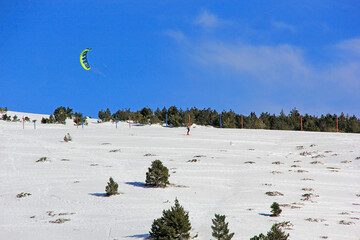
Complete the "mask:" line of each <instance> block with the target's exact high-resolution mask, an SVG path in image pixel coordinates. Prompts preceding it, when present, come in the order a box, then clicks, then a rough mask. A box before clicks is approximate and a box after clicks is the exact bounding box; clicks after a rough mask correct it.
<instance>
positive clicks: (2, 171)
mask: <svg viewBox="0 0 360 240" xmlns="http://www.w3.org/2000/svg"><path fill="white" fill-rule="evenodd" d="M7 114H8V115H11V116H13V115H15V114H16V115H17V116H18V117H19V118H20V119H22V117H23V116H28V117H30V119H31V120H34V119H37V120H38V121H37V123H36V129H34V123H33V122H32V121H30V122H27V123H25V129H23V123H22V122H5V121H0V239H37V240H38V239H53V240H55V239H67V240H70V239H94V240H95V239H111V240H113V239H145V238H146V237H148V232H149V230H150V228H151V224H152V222H153V220H154V219H156V218H159V217H161V215H162V211H163V210H164V209H169V208H170V207H171V206H173V205H174V200H175V198H176V197H177V198H178V199H179V202H180V204H181V205H182V206H183V207H184V208H185V210H187V211H189V216H190V221H191V224H192V231H191V235H192V236H194V235H196V234H198V238H197V239H211V238H212V237H211V232H212V230H211V225H212V222H211V219H212V218H214V214H215V213H219V214H224V215H226V220H227V221H228V222H229V228H230V231H231V232H235V236H234V238H233V239H249V238H251V237H253V236H254V235H258V234H259V233H266V232H267V231H269V230H270V227H271V226H272V224H273V223H275V222H281V221H290V223H291V224H292V225H293V226H291V227H290V229H288V230H286V232H287V233H290V239H354V240H358V239H359V238H360V134H343V133H318V132H295V131H269V130H246V129H216V128H211V127H203V126H196V127H193V128H192V129H191V132H190V136H187V135H186V129H185V128H166V127H162V126H159V125H152V126H138V125H137V126H136V125H133V126H131V128H129V124H128V123H126V122H121V123H118V128H117V129H116V128H115V124H114V123H97V120H96V119H90V120H88V121H89V124H88V126H85V127H84V129H83V128H81V126H79V127H78V128H77V127H76V126H74V123H73V121H72V120H67V125H59V124H48V125H44V124H40V120H41V118H42V116H43V115H39V114H26V113H15V112H8V113H7ZM44 116H45V115H44ZM46 117H48V116H46ZM67 133H69V134H70V135H71V136H72V142H64V140H63V138H64V136H65V134H67ZM42 157H46V158H47V161H45V162H37V161H38V160H39V159H40V158H42ZM156 159H159V160H161V161H162V162H163V164H164V165H165V166H166V167H167V168H168V169H169V170H170V175H171V176H170V178H169V181H170V183H171V184H172V185H171V186H169V187H167V188H164V189H162V188H147V187H145V186H144V181H145V174H146V172H147V170H148V167H150V165H151V162H152V161H154V160H156ZM193 159H196V161H195V160H193ZM191 160H193V161H191ZM109 177H113V179H114V180H115V181H116V182H117V183H118V184H119V191H120V192H121V194H120V195H116V196H111V197H105V196H104V193H105V186H106V183H107V182H108V180H109ZM22 192H24V193H30V194H31V195H30V196H24V197H22V198H18V197H17V194H20V193H22ZM270 192H271V193H273V194H275V195H277V196H269V195H267V194H266V193H268V194H270ZM275 201H276V202H278V203H279V204H280V205H281V208H282V210H283V211H282V213H281V215H280V217H275V218H273V217H269V216H267V215H268V214H269V213H270V210H271V209H270V205H271V204H272V203H273V202H275ZM58 219H63V220H58ZM61 221H64V222H63V223H62V222H61Z"/></svg>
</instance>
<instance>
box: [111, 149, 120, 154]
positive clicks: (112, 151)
mask: <svg viewBox="0 0 360 240" xmlns="http://www.w3.org/2000/svg"><path fill="white" fill-rule="evenodd" d="M109 152H111V153H115V152H121V149H113V150H110V151H109Z"/></svg>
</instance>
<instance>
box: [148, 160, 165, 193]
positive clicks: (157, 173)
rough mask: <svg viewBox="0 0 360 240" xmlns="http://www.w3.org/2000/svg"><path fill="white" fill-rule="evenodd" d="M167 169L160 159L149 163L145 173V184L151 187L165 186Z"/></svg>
mask: <svg viewBox="0 0 360 240" xmlns="http://www.w3.org/2000/svg"><path fill="white" fill-rule="evenodd" d="M169 176H170V175H169V170H168V169H167V167H165V166H164V165H163V164H162V162H161V161H160V160H155V161H153V162H152V163H151V167H150V168H149V171H148V172H147V173H146V180H145V185H146V186H151V187H166V185H167V184H169V180H168V179H169Z"/></svg>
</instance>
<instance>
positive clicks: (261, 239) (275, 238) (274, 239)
mask: <svg viewBox="0 0 360 240" xmlns="http://www.w3.org/2000/svg"><path fill="white" fill-rule="evenodd" d="M280 227H281V223H275V224H274V225H272V227H271V229H270V231H269V232H267V234H266V236H265V235H264V234H262V233H260V235H259V236H254V237H252V238H250V240H287V239H288V238H289V234H285V232H284V231H282V230H281V229H280Z"/></svg>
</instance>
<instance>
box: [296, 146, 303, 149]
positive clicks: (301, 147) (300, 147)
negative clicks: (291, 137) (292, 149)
mask: <svg viewBox="0 0 360 240" xmlns="http://www.w3.org/2000/svg"><path fill="white" fill-rule="evenodd" d="M296 149H297V150H303V149H304V146H296Z"/></svg>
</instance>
